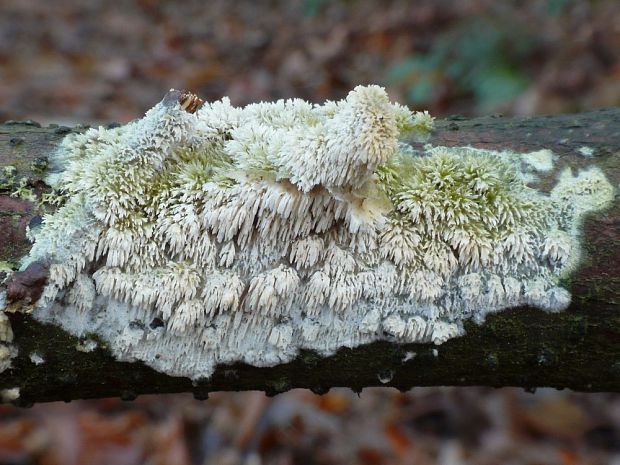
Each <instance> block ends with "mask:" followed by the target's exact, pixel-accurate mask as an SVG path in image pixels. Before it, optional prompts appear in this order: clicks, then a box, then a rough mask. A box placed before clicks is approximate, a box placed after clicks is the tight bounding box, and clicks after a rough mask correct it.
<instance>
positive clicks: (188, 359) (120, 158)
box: [28, 86, 612, 379]
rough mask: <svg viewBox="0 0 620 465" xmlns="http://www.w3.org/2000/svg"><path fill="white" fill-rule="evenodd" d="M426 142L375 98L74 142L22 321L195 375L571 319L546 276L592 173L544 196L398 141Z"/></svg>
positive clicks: (565, 264) (602, 184) (517, 170)
mask: <svg viewBox="0 0 620 465" xmlns="http://www.w3.org/2000/svg"><path fill="white" fill-rule="evenodd" d="M431 128H432V118H431V117H430V116H428V114H426V113H412V112H410V111H409V110H408V109H406V108H405V107H402V106H400V105H397V104H392V103H390V102H389V100H388V98H387V95H386V93H385V91H384V90H383V89H382V88H380V87H377V86H368V87H357V88H355V89H354V90H353V91H352V92H350V93H349V95H348V97H347V98H346V99H345V100H342V101H339V102H327V103H326V104H324V105H322V106H319V105H312V104H310V103H307V102H305V101H302V100H286V101H277V102H274V103H258V104H253V105H248V106H246V107H244V108H235V107H233V106H231V105H230V103H229V101H228V100H227V99H222V100H221V101H217V102H213V103H208V104H205V105H204V106H203V107H202V108H201V109H199V110H198V111H197V112H196V113H188V112H186V111H184V109H183V108H182V107H181V105H180V104H179V103H178V102H176V101H175V102H172V103H171V102H169V101H168V102H167V101H166V100H165V99H164V101H162V102H161V103H159V104H158V105H156V106H155V107H154V108H153V109H151V110H150V111H149V112H147V114H146V115H145V117H144V118H143V119H141V120H139V121H135V122H132V123H130V124H128V125H126V126H123V127H120V128H115V129H103V128H99V129H90V130H88V131H87V132H85V133H84V134H81V135H72V136H69V137H67V138H66V139H65V141H64V143H63V146H62V149H61V151H60V153H58V154H57V155H55V163H56V165H57V167H58V169H59V172H58V174H56V175H54V176H53V179H52V180H51V182H52V183H53V185H54V186H55V187H56V188H57V189H60V190H61V191H62V192H63V193H64V195H65V196H66V203H65V204H64V205H63V206H62V207H61V208H60V209H59V210H58V211H57V212H56V213H54V214H52V215H50V216H47V217H46V218H45V219H44V224H43V228H42V229H41V231H40V232H39V233H38V234H37V235H36V242H35V244H34V246H33V249H32V251H31V254H30V256H29V257H28V261H29V262H31V261H34V260H44V261H48V262H50V263H51V268H50V279H49V282H48V285H47V286H46V288H45V292H44V295H43V297H42V298H41V299H40V301H39V302H38V308H37V309H36V311H35V316H36V317H37V318H40V319H42V320H44V321H51V322H55V323H57V324H60V325H62V326H63V327H64V328H66V329H67V330H69V331H70V332H72V333H74V334H76V335H84V334H90V333H94V334H97V335H99V337H101V338H102V339H103V340H105V341H106V343H107V345H108V347H109V348H110V349H111V350H112V352H113V353H114V354H115V356H116V357H118V358H119V359H121V360H135V359H139V360H143V361H144V362H145V363H147V364H148V365H150V366H152V367H154V368H156V369H158V370H160V371H164V372H166V373H168V374H171V375H183V376H189V377H191V378H194V379H196V378H200V377H206V376H209V375H210V374H211V373H212V372H213V370H214V369H215V366H216V365H217V364H220V363H232V362H237V361H242V362H246V363H250V364H253V365H258V366H270V365H275V364H278V363H282V362H287V361H290V360H292V359H293V358H294V357H295V356H296V355H297V353H298V351H299V349H301V348H305V349H312V350H316V351H318V352H319V353H321V354H324V355H327V354H331V353H333V352H334V351H336V350H337V349H338V348H341V347H354V346H358V345H360V344H364V343H369V342H372V341H376V340H379V339H384V340H390V341H395V342H434V343H437V344H439V343H441V342H443V341H445V340H447V339H449V338H451V337H454V336H457V335H460V334H462V333H463V321H464V320H466V319H469V318H474V319H476V320H478V321H481V320H482V319H483V318H484V316H485V315H486V314H488V313H490V312H495V311H498V310H501V309H505V308H508V307H516V306H520V305H530V306H535V307H539V308H542V309H545V310H548V311H558V310H561V309H563V308H565V307H566V306H567V305H568V304H569V302H570V295H569V293H568V292H567V291H566V290H565V289H563V288H562V287H560V286H559V280H560V279H561V278H562V276H564V275H565V274H566V273H568V272H570V271H571V267H574V266H575V265H576V263H577V261H576V260H577V257H578V249H579V245H578V225H579V222H580V219H581V217H582V216H583V214H584V213H585V212H587V211H590V210H594V209H599V208H603V207H604V206H605V205H606V204H607V203H608V202H609V200H610V199H611V196H612V188H611V186H610V185H609V183H608V182H607V181H606V180H605V177H604V176H603V175H602V173H601V172H600V171H599V170H597V169H595V168H592V169H589V170H587V171H583V172H581V173H579V174H578V176H577V177H573V176H572V174H571V173H565V174H563V175H562V176H561V177H560V180H559V183H558V185H557V186H556V187H555V189H554V190H553V191H552V192H551V194H545V193H542V192H539V191H537V190H534V189H532V188H530V187H528V185H527V183H526V179H527V175H526V173H524V172H523V170H522V166H525V165H526V163H522V160H521V159H520V158H519V156H518V155H517V154H507V153H499V152H491V151H482V150H475V149H470V148H459V149H448V148H441V147H440V148H433V149H429V150H428V151H427V152H425V153H415V152H414V151H413V150H412V149H411V148H409V147H408V146H406V145H404V144H402V143H400V142H399V137H400V136H401V135H402V134H403V133H405V132H408V131H414V132H429V131H430V130H431ZM547 158H548V157H547ZM543 165H544V168H545V169H547V168H548V166H547V165H548V163H543ZM528 166H531V164H530V165H528Z"/></svg>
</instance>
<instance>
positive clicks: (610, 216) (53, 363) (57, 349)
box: [0, 109, 620, 405]
mask: <svg viewBox="0 0 620 465" xmlns="http://www.w3.org/2000/svg"><path fill="white" fill-rule="evenodd" d="M83 129H84V128H83V127H76V128H73V129H69V128H64V127H48V128H41V127H39V125H37V124H36V123H33V122H19V123H18V122H7V123H6V124H4V125H0V170H2V169H3V168H5V167H7V166H13V167H14V168H15V171H16V173H15V175H16V176H14V178H13V179H12V180H8V181H7V180H6V179H5V180H4V184H2V183H0V263H2V262H7V263H4V266H7V264H8V265H9V266H11V265H13V266H14V265H15V264H16V263H17V261H18V260H19V258H20V257H21V256H23V255H25V254H26V253H27V252H28V250H29V247H30V244H29V242H28V241H27V240H26V238H25V235H24V234H25V228H26V225H27V224H28V223H29V222H30V221H38V219H37V216H38V215H39V214H40V213H41V212H40V207H38V206H37V205H35V204H34V203H32V202H30V201H27V200H24V199H22V198H19V196H17V197H15V196H14V197H11V196H10V193H11V192H15V183H16V182H18V180H19V179H20V178H22V177H26V178H27V183H28V186H29V187H32V188H33V189H34V191H35V192H36V193H38V194H40V193H41V192H43V191H44V190H45V185H44V183H43V181H42V177H43V176H44V173H45V170H46V166H47V163H46V157H47V155H48V154H49V153H50V152H51V151H53V150H54V148H55V147H56V146H57V144H58V142H59V141H60V140H61V139H62V137H64V136H65V135H66V134H67V133H68V132H70V131H80V130H83ZM430 143H432V144H433V145H447V146H462V145H471V146H474V147H479V148H485V149H496V150H503V149H510V150H514V151H519V152H529V151H535V150H540V149H543V148H546V149H550V150H552V151H553V152H555V153H556V154H557V155H558V156H559V160H558V162H557V164H558V165H559V166H572V167H574V168H578V167H582V166H588V165H590V164H592V163H595V164H596V165H598V166H599V167H600V168H601V169H603V171H604V172H605V174H606V175H607V177H608V179H609V181H610V182H611V183H612V184H613V185H614V186H615V187H616V188H617V187H618V185H619V183H620V109H609V110H600V111H595V112H591V113H582V114H575V115H559V116H543V117H533V118H504V117H501V116H496V117H484V118H476V119H470V120H466V119H463V118H460V117H452V118H449V119H448V120H444V121H438V122H437V124H436V130H435V131H434V134H433V136H432V138H431V140H430ZM583 147H587V149H585V150H584V149H583ZM589 151H591V155H590V152H589ZM584 154H586V155H588V156H584ZM556 172H557V170H556ZM1 173H2V171H0V176H1ZM554 176H555V175H554ZM554 176H550V178H549V179H547V180H545V181H546V184H545V185H546V186H547V187H549V188H550V187H551V186H552V185H553V184H554V182H555V178H554ZM11 183H12V184H11ZM583 244H584V249H585V252H586V253H585V257H584V260H583V263H582V265H581V267H580V270H579V271H578V272H577V273H576V274H575V275H573V276H572V277H571V279H570V282H567V283H564V284H565V285H566V286H567V287H568V288H569V289H570V291H571V292H572V294H573V303H572V305H571V307H570V308H569V309H568V310H567V311H564V312H562V313H558V314H548V313H544V312H542V311H540V310H535V309H528V308H521V309H513V310H507V311H504V312H502V313H499V314H496V315H493V316H490V317H488V318H487V321H486V323H485V324H484V325H482V326H477V325H475V324H473V323H470V324H468V325H466V329H467V335H466V336H464V337H460V338H456V339H453V340H450V341H448V342H446V343H445V344H443V345H441V346H434V345H430V344H408V345H396V344H389V343H385V342H382V343H374V344H370V345H366V346H363V347H359V348H356V349H346V348H343V349H341V350H340V351H339V352H338V353H337V354H336V355H334V356H332V357H328V358H321V357H319V356H317V355H316V354H314V353H311V352H305V353H302V354H301V355H300V356H299V357H298V358H297V359H296V360H295V361H294V362H292V363H288V364H284V365H280V366H276V367H273V368H255V367H252V366H247V365H243V364H236V365H232V366H221V367H219V368H218V370H217V372H216V373H215V374H214V376H213V377H212V378H211V379H209V380H208V381H204V382H200V383H192V382H191V381H190V380H188V379H186V378H174V377H170V376H166V375H164V374H161V373H157V372H155V371H154V370H152V369H150V368H148V367H146V366H144V365H143V364H142V363H120V362H116V361H114V359H113V358H112V357H111V356H110V355H109V354H108V353H107V351H106V350H105V347H104V345H103V344H100V347H99V348H97V349H95V350H94V351H91V352H84V351H83V350H84V349H83V346H82V345H81V342H80V340H79V339H77V338H75V337H73V336H70V335H68V334H67V333H65V332H63V331H62V330H61V329H59V328H57V327H53V326H45V325H42V324H40V323H38V322H36V321H34V320H33V318H31V317H30V316H27V315H23V314H13V315H10V318H11V321H12V325H13V331H14V334H15V341H16V344H17V346H18V348H19V355H18V357H17V358H15V359H14V360H13V367H12V368H11V369H8V370H7V371H5V372H3V373H2V374H0V389H4V388H13V387H19V388H20V398H19V399H18V400H17V401H16V403H18V404H21V405H28V404H31V403H32V402H43V401H52V400H66V401H69V400H71V399H77V398H92V397H106V396H120V397H122V398H124V399H132V398H134V397H135V396H137V395H139V394H145V393H164V392H182V391H191V392H194V394H195V396H196V397H198V398H204V397H206V396H207V394H208V393H209V392H211V391H221V390H234V391H237V390H252V389H257V390H264V391H266V392H267V393H268V394H276V393H279V392H283V391H286V390H288V389H292V388H298V387H303V388H310V389H312V390H313V391H315V392H325V391H327V390H328V389H329V388H330V387H334V386H348V387H351V388H352V389H353V390H356V391H359V390H361V389H362V388H364V387H366V386H381V385H385V386H393V387H396V388H398V389H403V390H406V389H410V388H411V387H414V386H429V385H488V386H522V387H525V388H534V387H538V386H553V387H556V388H570V389H575V390H581V391H616V392H618V391H620V266H618V264H619V263H620V247H619V245H620V200H618V199H616V200H615V201H614V203H613V205H612V207H611V208H609V209H608V210H606V211H605V212H603V213H601V214H598V215H596V216H592V217H590V218H588V220H587V221H586V223H585V226H584V232H583ZM1 269H2V267H0V270H1ZM0 273H1V272H0ZM0 277H1V274H0ZM33 352H36V353H38V354H40V355H41V356H42V357H43V358H44V359H45V363H43V364H40V365H35V364H34V363H32V362H31V360H30V357H29V356H30V354H31V353H33ZM414 353H415V356H412V354H414Z"/></svg>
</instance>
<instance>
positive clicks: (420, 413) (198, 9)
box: [0, 0, 620, 465]
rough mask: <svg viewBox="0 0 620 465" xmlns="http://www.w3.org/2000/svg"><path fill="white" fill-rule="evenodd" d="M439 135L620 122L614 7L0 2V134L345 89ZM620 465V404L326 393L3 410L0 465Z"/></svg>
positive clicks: (612, 3) (559, 0)
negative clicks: (184, 100) (498, 120)
mask: <svg viewBox="0 0 620 465" xmlns="http://www.w3.org/2000/svg"><path fill="white" fill-rule="evenodd" d="M365 83H378V84H382V85H385V86H386V87H387V89H388V92H389V93H390V96H391V97H392V98H393V99H394V100H397V101H400V102H402V103H407V104H409V105H410V106H412V107H415V108H416V109H428V110H429V111H430V112H431V113H432V114H434V115H436V116H442V115H450V114H454V113H460V114H463V115H470V116H471V115H479V114H488V113H492V112H503V113H506V114H521V115H528V114H538V113H557V112H570V111H585V110H590V109H594V108H599V107H607V106H613V105H619V104H620V1H618V0H502V1H498V0H454V1H451V0H416V1H406V0H382V1H371V0H346V1H345V0H292V1H285V0H263V1H260V2H259V1H253V0H239V1H231V0H211V1H209V2H204V1H202V0H186V1H182V2H181V1H172V0H117V1H115V2H110V1H105V0H89V1H81V0H54V1H53V2H50V1H45V0H0V121H1V120H5V119H34V120H38V121H40V122H42V123H50V122H55V123H64V124H75V123H90V124H96V123H107V122H111V121H117V122H126V121H129V120H131V119H133V118H137V117H139V116H140V115H141V114H142V113H143V112H144V111H145V110H146V109H148V108H150V107H151V106H153V105H154V104H155V103H156V102H157V101H158V100H159V99H160V98H161V97H162V96H163V94H164V93H165V92H166V91H167V90H168V89H169V88H171V87H175V88H186V89H190V90H192V91H194V92H196V93H198V94H200V95H201V96H202V97H204V98H207V99H209V100H215V99H219V98H220V97H222V96H224V95H228V96H230V98H231V100H232V101H233V103H234V104H237V105H243V104H247V103H249V102H252V101H256V100H265V99H276V98H289V97H302V98H306V99H309V100H311V101H315V102H320V101H323V100H325V99H338V98H342V97H344V96H345V95H346V93H347V92H348V91H349V90H350V89H351V88H352V87H354V86H355V85H357V84H365ZM1 464H12V465H16V464H24V465H26V464H41V465H56V464H61V465H73V464H76V465H77V464H101V465H109V464H115V465H123V464H127V465H133V464H136V465H138V464H181V465H184V464H214V465H215V464H217V465H261V464H276V465H288V464H290V465H292V464H303V465H306V464H307V465H315V464H316V465H335V464H356V465H357V464H359V465H392V464H394V465H395V464H402V465H411V464H415V465H426V464H429V465H430V464H440V465H465V464H467V465H498V464H502V465H512V464H514V465H556V464H557V465H589V464H592V465H598V464H600V465H620V395H617V394H578V393H571V392H567V391H561V392H559V391H555V390H549V389H543V390H539V391H538V392H536V393H524V392H523V391H522V390H519V389H501V390H493V389H487V388H459V389H457V388H423V389H414V390H412V391H410V392H407V393H399V392H396V391H394V390H392V389H365V390H364V391H363V392H362V393H361V394H359V395H358V394H357V393H353V392H351V391H349V390H343V389H335V390H332V391H330V392H329V393H327V394H325V395H324V396H316V395H314V394H312V393H310V392H308V391H293V392H290V393H286V394H283V395H279V396H277V397H276V398H272V399H271V398H267V397H265V396H264V395H263V394H262V393H220V394H214V395H213V396H212V398H211V399H209V400H208V401H206V402H205V401H202V402H201V401H197V400H194V399H193V398H192V397H191V396H190V395H170V396H143V397H140V398H139V399H138V400H137V401H135V402H122V401H120V400H119V399H103V400H97V401H84V402H73V403H72V404H71V405H65V404H41V405H36V406H34V408H32V409H30V410H19V409H16V408H14V407H12V406H7V405H5V406H0V465H1Z"/></svg>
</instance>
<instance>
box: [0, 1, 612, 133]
mask: <svg viewBox="0 0 620 465" xmlns="http://www.w3.org/2000/svg"><path fill="white" fill-rule="evenodd" d="M0 13H1V14H0V102H1V105H0V120H1V119H9V118H12V119H15V118H35V119H39V120H41V121H43V122H49V121H57V122H58V120H62V121H60V122H71V121H81V122H110V121H118V122H124V121H127V120H130V119H132V118H135V117H136V116H138V115H140V114H142V113H143V112H144V111H145V110H146V109H147V108H149V107H151V106H152V105H153V103H154V102H157V101H158V100H159V99H160V98H161V96H162V95H163V93H164V91H165V90H167V89H168V88H170V87H175V88H188V89H191V90H193V91H195V92H197V93H198V94H200V95H201V96H203V97H205V98H207V99H210V100H214V99H218V98H220V97H221V96H223V95H229V96H230V97H231V100H232V101H233V103H235V104H238V105H242V104H247V103H249V102H252V101H256V100H264V99H277V98H289V97H302V98H306V99H309V100H312V101H317V102H319V101H322V100H324V99H326V98H331V99H337V98H341V97H343V96H345V95H346V93H347V92H348V90H350V89H351V88H352V87H354V86H355V85H357V84H363V83H378V84H382V85H385V86H386V87H387V89H388V91H389V93H390V95H391V97H392V98H393V99H395V100H398V101H400V102H403V103H407V104H409V105H411V106H413V107H415V108H417V109H428V110H429V111H430V112H431V113H433V114H435V115H439V116H441V115H448V114H452V113H460V114H464V115H477V114H484V113H490V112H503V113H506V114H539V113H557V112H569V111H582V110H588V109H592V108H599V107H604V106H610V105H617V104H619V103H620V2H618V1H617V0H504V1H500V2H498V1H496V0H459V1H456V0H454V1H452V0H416V1H414V2H411V1H406V0H384V1H380V2H379V1H371V0H295V1H283V0H264V1H261V2H254V1H250V0H238V1H225V0H212V1H210V2H209V3H208V4H205V3H204V2H202V1H199V0H186V1H184V2H173V1H170V0H118V1H116V2H114V7H113V8H112V7H110V3H109V2H106V1H104V0H90V1H88V2H81V1H78V0H56V1H54V2H45V1H43V0H2V2H1V3H0Z"/></svg>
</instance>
